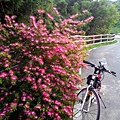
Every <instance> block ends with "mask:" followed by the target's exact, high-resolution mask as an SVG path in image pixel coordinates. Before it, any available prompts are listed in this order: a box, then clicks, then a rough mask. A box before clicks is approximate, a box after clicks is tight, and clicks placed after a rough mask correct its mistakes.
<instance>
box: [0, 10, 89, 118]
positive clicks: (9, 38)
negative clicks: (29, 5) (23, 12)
mask: <svg viewBox="0 0 120 120" xmlns="http://www.w3.org/2000/svg"><path fill="white" fill-rule="evenodd" d="M54 10H55V12H56V13H57V14H58V15H59V16H60V14H59V13H58V11H57V10H56V8H54ZM38 12H39V14H40V15H41V14H43V13H44V12H45V11H44V10H38ZM47 15H48V17H49V18H50V19H52V20H54V18H53V17H52V16H51V15H50V14H47ZM75 16H77V14H76V15H73V16H71V17H70V19H66V20H63V21H61V23H56V28H55V29H54V30H53V31H52V32H49V30H48V29H47V27H46V25H45V24H44V20H42V19H39V20H38V21H36V18H35V17H34V16H31V17H30V26H27V25H25V24H24V23H22V24H18V23H16V22H15V20H14V16H12V17H9V16H6V18H5V20H6V24H3V25H2V24H0V119H1V120H5V119H19V120H37V119H39V120H43V119H48V120H62V119H64V117H66V116H67V117H69V118H72V109H73V107H72V106H73V101H74V100H75V99H76V90H77V87H76V84H78V83H81V77H80V76H79V75H78V69H79V68H80V67H82V66H84V64H83V63H82V60H83V58H84V57H85V56H86V52H85V50H84V49H83V47H82V45H83V39H82V38H79V37H73V36H71V33H74V32H75V33H77V32H78V33H79V31H77V30H76V27H77V23H79V24H78V25H81V24H82V23H81V22H79V21H74V20H72V18H74V17H75ZM89 20H91V19H89ZM87 22H88V20H87ZM74 28H75V29H74ZM72 35H73V34H72ZM76 41H77V42H76Z"/></svg>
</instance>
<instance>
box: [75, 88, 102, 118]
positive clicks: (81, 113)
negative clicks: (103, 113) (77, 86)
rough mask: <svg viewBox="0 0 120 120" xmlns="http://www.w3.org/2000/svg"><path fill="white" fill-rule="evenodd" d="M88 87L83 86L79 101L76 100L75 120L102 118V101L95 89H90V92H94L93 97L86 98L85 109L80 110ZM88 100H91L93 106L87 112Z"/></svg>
mask: <svg viewBox="0 0 120 120" xmlns="http://www.w3.org/2000/svg"><path fill="white" fill-rule="evenodd" d="M86 90H87V88H83V89H82V90H81V91H80V92H79V93H78V94H77V96H78V101H77V102H75V105H74V109H73V120H99V119H100V102H99V98H98V95H97V93H96V92H95V91H94V89H90V90H89V92H91V93H92V97H93V98H94V100H95V101H92V99H89V98H86V100H85V104H84V106H83V110H80V106H81V104H82V100H83V98H84V95H85V93H86ZM88 100H91V101H90V102H91V106H90V109H89V111H88V112H85V107H86V106H87V104H88V103H87V102H88Z"/></svg>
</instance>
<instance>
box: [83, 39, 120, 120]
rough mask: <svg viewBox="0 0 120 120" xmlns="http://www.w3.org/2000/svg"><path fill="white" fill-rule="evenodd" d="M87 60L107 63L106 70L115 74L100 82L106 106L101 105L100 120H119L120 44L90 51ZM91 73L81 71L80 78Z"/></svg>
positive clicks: (90, 70) (89, 71)
mask: <svg viewBox="0 0 120 120" xmlns="http://www.w3.org/2000/svg"><path fill="white" fill-rule="evenodd" d="M87 60H89V61H91V62H93V63H95V64H98V62H99V61H100V60H105V61H106V62H107V65H105V66H106V68H108V69H110V70H113V71H115V72H116V73H117V77H114V76H112V75H110V74H108V73H106V74H105V79H104V80H103V81H102V92H103V93H104V95H102V98H103V100H104V102H105V104H106V106H107V108H104V107H103V105H102V103H101V118H100V120H120V42H119V41H118V43H116V44H112V45H107V46H102V47H98V48H96V49H93V50H91V51H90V56H89V57H88V58H87ZM91 72H93V69H92V68H90V67H89V70H87V69H83V70H82V76H83V77H86V74H88V73H91Z"/></svg>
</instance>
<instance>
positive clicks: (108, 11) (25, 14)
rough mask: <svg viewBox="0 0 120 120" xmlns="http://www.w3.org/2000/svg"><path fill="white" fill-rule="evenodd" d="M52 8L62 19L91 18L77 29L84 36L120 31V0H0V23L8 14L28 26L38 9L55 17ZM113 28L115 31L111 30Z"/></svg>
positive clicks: (50, 22) (48, 23) (46, 20)
mask: <svg viewBox="0 0 120 120" xmlns="http://www.w3.org/2000/svg"><path fill="white" fill-rule="evenodd" d="M54 6H56V8H57V9H58V11H59V12H60V14H61V16H62V17H61V18H63V19H64V18H68V17H69V16H71V15H73V14H76V13H79V14H80V16H79V17H78V18H77V20H83V19H86V18H87V17H88V16H93V17H94V20H93V21H92V22H91V23H89V24H87V25H86V26H83V27H80V28H79V29H80V30H83V31H85V32H86V34H91V35H94V34H108V33H109V32H113V33H114V32H118V31H120V29H119V26H120V22H119V14H120V9H119V8H120V0H117V1H115V2H112V1H111V0H99V1H94V0H44V1H43V0H25V1H24V0H17V1H16V0H1V1H0V21H1V22H4V15H6V14H8V15H16V16H17V21H18V22H25V23H27V24H28V23H29V16H30V15H36V16H37V17H38V16H39V15H38V14H37V10H38V9H43V10H45V11H47V12H49V13H50V14H52V15H53V16H55V14H54V12H53V8H54ZM61 8H62V9H61ZM83 10H88V11H89V12H87V13H85V14H84V15H83V14H81V12H82V11H83ZM43 17H44V20H45V23H47V25H48V28H49V29H50V30H52V29H54V24H53V22H52V21H51V20H50V19H47V17H46V14H44V16H43ZM55 21H58V17H56V16H55ZM116 23H118V24H116ZM113 27H114V28H115V29H112V28H113ZM101 28H102V29H101ZM113 30H114V31H113Z"/></svg>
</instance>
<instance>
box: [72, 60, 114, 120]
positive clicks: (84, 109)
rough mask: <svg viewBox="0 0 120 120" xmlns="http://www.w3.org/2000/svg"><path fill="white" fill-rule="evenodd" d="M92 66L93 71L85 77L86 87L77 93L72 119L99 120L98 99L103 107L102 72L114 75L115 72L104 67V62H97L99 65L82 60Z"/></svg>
mask: <svg viewBox="0 0 120 120" xmlns="http://www.w3.org/2000/svg"><path fill="white" fill-rule="evenodd" d="M83 62H84V63H86V64H88V65H89V66H91V67H93V68H94V73H93V74H92V75H88V77H87V87H86V88H83V89H81V90H80V92H79V93H78V94H77V96H78V100H77V101H76V102H75V105H74V109H73V118H74V119H73V120H99V119H100V100H101V101H102V103H103V105H104V107H105V108H106V105H105V103H104V102H103V99H102V98H101V95H100V89H101V81H102V80H103V79H104V72H107V73H109V74H112V75H114V76H115V77H116V73H115V72H113V71H110V70H108V69H106V68H105V67H104V63H103V62H102V61H101V62H99V66H96V65H95V64H93V63H91V62H89V61H85V60H84V61H83Z"/></svg>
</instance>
